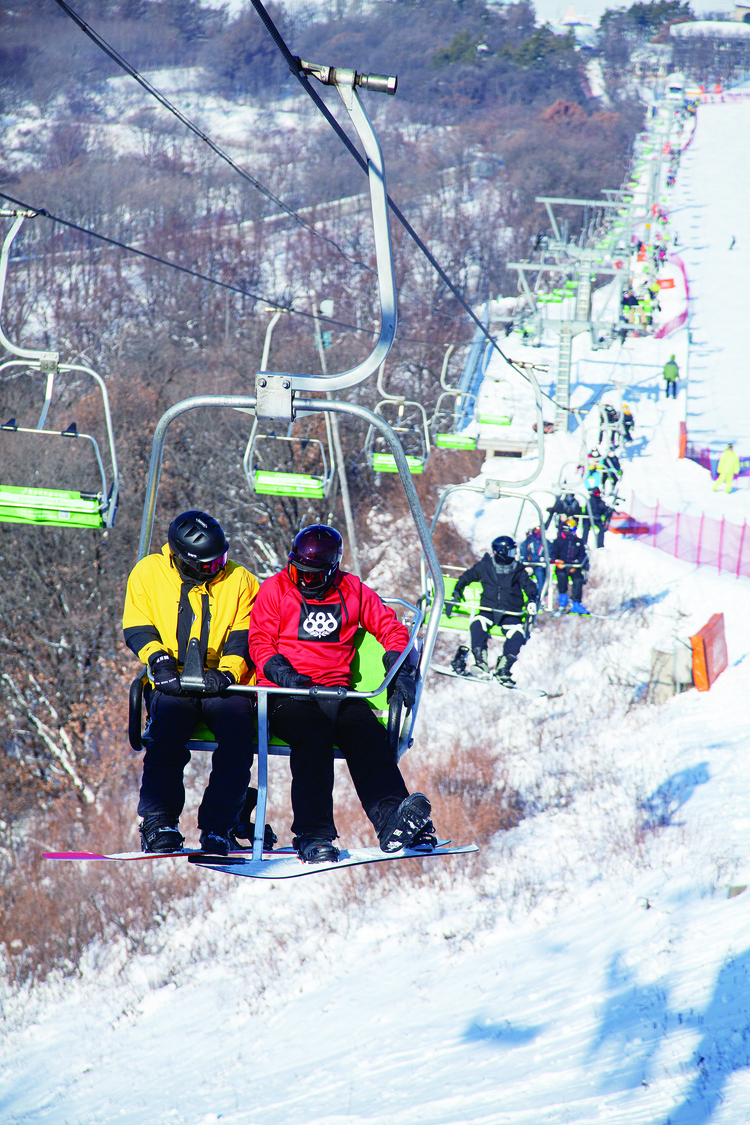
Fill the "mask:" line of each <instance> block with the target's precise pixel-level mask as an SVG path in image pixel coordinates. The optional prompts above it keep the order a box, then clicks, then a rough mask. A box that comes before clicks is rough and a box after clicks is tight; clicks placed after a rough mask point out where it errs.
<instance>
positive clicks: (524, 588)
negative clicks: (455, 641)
mask: <svg viewBox="0 0 750 1125" xmlns="http://www.w3.org/2000/svg"><path fill="white" fill-rule="evenodd" d="M517 553H518V548H517V547H516V544H515V542H514V540H513V539H512V538H511V537H510V535H498V537H497V539H493V540H492V554H491V555H488V554H486V555H483V556H482V558H481V559H480V560H479V562H478V563H475V564H474V566H472V567H469V569H468V570H465V571H464V572H463V574H462V575H461V576H460V577H459V579H458V581H457V582H456V585H455V586H454V588H453V594H452V595H451V600H450V601H449V602H446V605H445V613H446V616H447V617H450V615H451V613H452V612H453V608H454V606H455V604H456V602H459V601H460V600H461V598H462V597H463V592H464V589H465V588H466V587H467V586H468V585H469V584H470V583H471V582H481V584H482V602H481V607H480V612H479V616H478V617H476V618H475V619H474V620H473V621H472V623H471V626H470V629H469V632H470V636H471V651H472V655H473V656H474V662H475V665H476V672H477V674H478V675H485V676H489V674H490V669H489V665H488V663H487V637H488V631H489V629H490V628H491V627H492V626H493V625H495V626H498V627H499V629H500V630H501V632H502V634H503V638H504V644H503V653H502V656H499V657H498V659H497V664H496V667H495V672H494V675H495V677H496V679H498V680H499V681H500V683H501V684H504V685H506V686H508V687H513V686H514V681H513V679H512V677H511V674H510V672H511V668H512V667H513V665H514V664H515V662H516V660H517V659H518V654H519V652H520V651H521V649H522V647H523V645H524V644H525V643H526V641H527V640H528V636H527V627H526V624H525V623H524V617H525V616H526V614H530V615H531V618H532V619H533V615H534V614H535V613H536V611H537V601H538V598H539V590H538V588H537V584H536V582H535V581H534V579H533V578H532V577H531V575H530V574H528V572H527V570H526V567H525V566H524V565H523V564H522V563H520V562H518V560H517V558H516V555H517ZM467 656H468V649H467V648H466V646H465V645H459V647H458V650H457V652H456V655H455V656H454V657H453V660H452V662H451V667H452V668H453V671H454V672H458V673H459V674H460V675H470V674H471V673H470V672H468V671H467V668H466V657H467Z"/></svg>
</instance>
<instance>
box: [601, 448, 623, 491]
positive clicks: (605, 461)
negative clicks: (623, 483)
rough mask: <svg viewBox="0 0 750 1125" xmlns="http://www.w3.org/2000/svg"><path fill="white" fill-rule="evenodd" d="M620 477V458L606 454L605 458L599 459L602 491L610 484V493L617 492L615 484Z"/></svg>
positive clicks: (612, 454)
mask: <svg viewBox="0 0 750 1125" xmlns="http://www.w3.org/2000/svg"><path fill="white" fill-rule="evenodd" d="M621 476H622V466H621V464H620V458H619V457H618V456H617V455H616V454H614V453H608V454H607V456H606V457H602V459H601V477H602V490H603V491H606V488H607V485H608V484H611V486H612V487H611V490H610V491H611V492H613V493H614V492H616V491H617V484H618V481H619V480H620V477H621Z"/></svg>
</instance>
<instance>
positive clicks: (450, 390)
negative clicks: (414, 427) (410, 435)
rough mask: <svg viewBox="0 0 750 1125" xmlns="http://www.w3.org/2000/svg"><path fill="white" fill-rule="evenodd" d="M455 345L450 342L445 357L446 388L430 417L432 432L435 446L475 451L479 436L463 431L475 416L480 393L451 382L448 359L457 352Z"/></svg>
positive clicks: (442, 375) (442, 376) (443, 379)
mask: <svg viewBox="0 0 750 1125" xmlns="http://www.w3.org/2000/svg"><path fill="white" fill-rule="evenodd" d="M455 349H456V345H455V344H449V345H448V347H447V348H446V350H445V356H444V357H443V367H442V370H441V372H440V386H441V387H442V388H443V389H442V392H441V394H440V395H439V397H438V400H437V402H436V403H435V409H434V411H433V414H432V418H430V434H431V435H432V441H433V444H434V446H435V448H436V449H458V450H469V451H472V450H475V449H476V447H477V437H476V435H474V436H472V435H470V434H467V433H464V432H463V431H464V430H466V429H467V427H468V426H469V425H470V423H471V421H472V419H473V417H474V409H475V407H476V402H477V396H476V395H474V394H469V393H468V392H467V391H462V390H460V388H459V387H454V386H452V385H451V384H450V383H449V382H448V360H449V359H450V357H451V355H452V353H453V352H454V351H455ZM451 398H452V399H453V409H452V410H448V409H447V408H446V406H445V405H444V404H445V403H446V402H447V401H448V400H449V399H451Z"/></svg>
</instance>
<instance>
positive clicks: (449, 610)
mask: <svg viewBox="0 0 750 1125" xmlns="http://www.w3.org/2000/svg"><path fill="white" fill-rule="evenodd" d="M455 608H456V603H455V602H446V603H445V606H444V607H443V613H444V614H445V616H446V617H450V615H451V614H452V613H453V610H454V609H455Z"/></svg>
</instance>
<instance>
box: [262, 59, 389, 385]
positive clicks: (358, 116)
mask: <svg viewBox="0 0 750 1125" xmlns="http://www.w3.org/2000/svg"><path fill="white" fill-rule="evenodd" d="M299 66H300V70H301V71H302V73H303V74H309V75H311V76H313V77H315V78H317V79H318V81H320V82H322V83H323V84H324V85H329V86H334V87H335V88H336V91H337V93H338V95H339V97H340V98H341V101H342V102H343V103H344V107H345V108H346V111H347V113H348V114H349V117H350V118H351V121H352V124H353V125H354V128H355V129H356V131H357V136H358V137H359V139H360V141H361V143H362V147H363V148H364V150H365V155H366V157H367V172H368V180H369V185H370V205H371V209H372V221H373V233H374V239H375V260H376V264H377V274H378V295H379V298H380V333H379V335H378V339H377V342H376V344H375V347H374V348H373V350H372V352H371V353H370V355H369V356H367V358H366V359H364V360H363V361H362V362H361V363H359V364H357V366H356V367H352V368H350V369H349V370H348V371H343V372H341V373H339V374H337V375H328V376H324V375H295V374H291V373H288V372H268V373H267V374H268V375H270V376H282V377H284V378H288V379H290V380H291V385H292V389H293V390H295V391H318V390H326V391H340V390H345V389H346V388H348V387H354V386H357V384H359V383H363V382H364V381H365V379H368V378H369V377H370V376H371V375H372V374H373V372H375V371H377V369H378V367H379V366H380V364H381V363H382V362H383V361H384V360H385V358H386V356H387V355H388V353H389V351H390V350H391V345H392V344H393V340H394V337H395V335H396V325H397V309H396V281H395V277H394V273H393V253H392V249H391V234H390V222H389V217H388V192H387V189H386V182H385V162H384V160H383V152H382V149H381V147H380V142H379V141H378V138H377V134H376V132H375V129H374V128H373V125H372V122H371V121H370V118H369V116H368V114H367V111H366V110H365V108H364V106H363V105H362V102H361V101H360V98H359V95H358V94H357V90H356V86H361V87H362V88H364V89H369V90H376V91H380V92H384V93H391V94H393V93H395V91H396V80H395V79H391V78H386V77H384V76H382V75H371V76H367V75H360V74H357V72H356V71H355V70H349V69H347V68H343V67H325V66H318V65H317V64H315V63H307V62H303V61H301V60H300V63H299ZM391 86H392V88H391Z"/></svg>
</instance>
